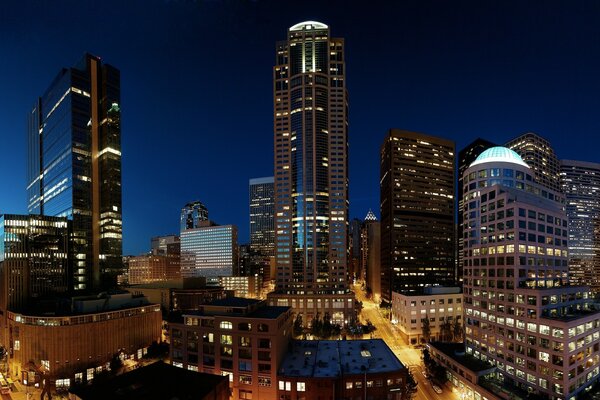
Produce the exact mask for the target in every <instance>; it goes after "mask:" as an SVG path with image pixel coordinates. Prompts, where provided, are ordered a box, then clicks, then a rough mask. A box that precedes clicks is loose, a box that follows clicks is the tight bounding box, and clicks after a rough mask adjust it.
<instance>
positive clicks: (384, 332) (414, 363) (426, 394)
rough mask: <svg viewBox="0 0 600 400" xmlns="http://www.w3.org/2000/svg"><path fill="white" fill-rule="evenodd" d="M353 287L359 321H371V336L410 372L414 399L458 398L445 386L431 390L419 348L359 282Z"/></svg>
mask: <svg viewBox="0 0 600 400" xmlns="http://www.w3.org/2000/svg"><path fill="white" fill-rule="evenodd" d="M353 289H354V293H355V294H356V299H357V300H358V301H361V302H362V304H363V309H362V312H361V315H360V320H361V322H363V323H366V321H367V320H369V321H371V323H372V324H373V325H374V326H375V327H376V328H377V329H376V330H375V332H373V337H374V338H381V339H383V340H384V341H385V343H386V344H387V345H388V346H389V347H390V349H392V351H393V352H394V354H396V356H397V357H398V358H399V359H400V361H402V363H403V364H404V365H405V366H406V367H407V368H408V369H409V370H410V371H411V372H412V375H413V377H414V378H415V381H417V383H418V385H417V393H416V395H415V397H414V398H415V399H416V400H432V399H433V400H458V399H459V396H457V395H456V394H455V393H453V392H452V391H451V390H450V389H448V387H446V386H440V387H441V389H442V394H437V393H436V392H435V391H434V390H433V388H432V386H431V383H430V382H429V380H428V379H426V378H425V376H424V375H423V371H424V367H423V365H422V363H421V350H419V349H415V348H414V347H412V346H410V345H409V344H408V343H405V342H404V341H403V340H402V337H401V336H400V333H399V332H397V331H396V328H395V327H394V326H393V325H392V323H391V322H390V321H389V320H388V319H386V318H384V317H383V316H382V315H381V312H380V311H379V305H378V304H376V303H375V302H373V301H372V300H369V299H367V298H366V297H365V293H364V292H363V291H362V290H361V288H360V285H359V284H357V285H354V286H353Z"/></svg>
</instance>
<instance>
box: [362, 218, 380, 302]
mask: <svg viewBox="0 0 600 400" xmlns="http://www.w3.org/2000/svg"><path fill="white" fill-rule="evenodd" d="M360 236H361V242H362V244H361V264H362V266H361V269H362V271H363V275H364V279H365V282H366V284H367V292H368V293H370V294H371V295H372V298H373V300H375V301H376V302H379V301H380V300H381V223H380V222H379V221H377V217H376V216H375V214H374V213H373V211H371V210H369V212H368V213H367V216H366V217H365V220H364V222H363V226H362V230H361V235H360Z"/></svg>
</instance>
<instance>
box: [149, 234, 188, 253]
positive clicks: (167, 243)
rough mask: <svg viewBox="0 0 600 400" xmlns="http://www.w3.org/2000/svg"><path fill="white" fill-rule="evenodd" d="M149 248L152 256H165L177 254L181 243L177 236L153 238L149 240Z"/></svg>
mask: <svg viewBox="0 0 600 400" xmlns="http://www.w3.org/2000/svg"><path fill="white" fill-rule="evenodd" d="M150 247H151V249H152V250H151V252H152V254H157V255H163V256H165V255H169V254H179V252H180V249H181V243H180V239H179V236H177V235H166V236H154V237H153V238H152V239H150Z"/></svg>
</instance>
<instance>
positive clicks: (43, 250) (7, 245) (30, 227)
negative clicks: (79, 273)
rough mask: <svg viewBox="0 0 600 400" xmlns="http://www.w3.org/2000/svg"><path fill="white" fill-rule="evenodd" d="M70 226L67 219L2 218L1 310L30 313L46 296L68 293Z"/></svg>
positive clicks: (2, 321)
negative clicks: (37, 302)
mask: <svg viewBox="0 0 600 400" xmlns="http://www.w3.org/2000/svg"><path fill="white" fill-rule="evenodd" d="M68 254H69V223H68V220H67V219H66V218H65V217H46V216H41V215H11V214H5V215H0V310H1V311H2V313H1V315H2V316H3V318H2V319H1V321H0V326H2V327H4V326H5V323H4V317H5V316H6V314H7V311H9V310H10V311H25V310H27V311H31V310H32V308H31V306H33V305H36V304H35V302H36V301H38V300H39V299H40V298H41V297H43V296H45V295H51V294H52V295H56V294H65V293H66V292H67V291H68V290H69V287H68V283H69V279H68V265H69V261H68V259H67V257H68Z"/></svg>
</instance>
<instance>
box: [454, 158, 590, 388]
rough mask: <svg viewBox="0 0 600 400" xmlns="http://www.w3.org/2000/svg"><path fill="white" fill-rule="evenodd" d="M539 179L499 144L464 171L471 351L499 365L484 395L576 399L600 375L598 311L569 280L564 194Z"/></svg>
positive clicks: (488, 373) (486, 381)
mask: <svg viewBox="0 0 600 400" xmlns="http://www.w3.org/2000/svg"><path fill="white" fill-rule="evenodd" d="M534 172H535V171H534V170H532V169H531V168H530V167H529V166H528V165H527V164H526V163H525V162H524V161H523V160H522V158H521V157H520V156H519V155H518V154H517V153H515V152H514V151H511V150H509V149H507V148H505V147H493V148H491V149H488V150H486V151H484V152H483V153H481V155H480V156H479V157H478V158H477V160H475V162H473V163H472V164H471V166H470V167H469V168H468V169H467V170H466V171H465V173H464V176H463V178H464V183H465V187H466V190H465V211H464V217H465V229H466V235H465V236H463V237H464V239H463V240H464V256H465V270H464V272H465V276H464V282H463V288H464V312H465V338H466V354H467V355H469V356H472V357H475V358H478V359H480V360H481V361H485V362H488V363H490V364H491V365H492V366H495V367H496V368H494V369H491V370H488V371H486V372H485V375H486V376H485V377H484V376H481V377H480V381H479V382H478V383H479V384H481V385H483V386H485V387H486V388H487V390H488V392H494V393H500V392H502V391H504V392H505V393H510V392H515V393H518V390H519V389H522V390H523V391H524V393H527V392H529V393H531V394H538V395H540V397H543V398H548V399H574V398H575V397H577V398H578V396H577V394H578V393H581V392H582V390H584V389H585V387H586V386H589V385H591V384H592V383H593V382H594V381H595V380H597V377H598V367H599V363H600V361H599V360H600V355H599V348H600V335H598V334H593V332H597V329H598V326H600V318H599V317H600V314H599V313H598V311H597V310H595V309H594V307H593V304H592V301H593V300H592V296H591V293H590V292H589V287H586V286H571V285H569V282H568V265H567V242H566V240H567V218H566V217H567V216H566V213H565V204H564V197H563V195H562V194H561V193H560V192H555V191H552V190H548V189H547V188H546V187H545V186H544V185H541V184H539V183H536V182H534V181H533V179H532V174H533V173H534ZM472 184H473V185H472ZM467 204H468V207H467ZM484 369H485V368H481V370H482V371H483V370H484ZM482 375H483V374H482ZM463 379H464V378H463ZM501 386H502V387H503V388H505V387H507V386H508V387H509V389H508V390H506V389H503V390H498V388H499V387H501ZM511 386H512V387H516V388H517V389H515V390H511V389H510V387H511ZM507 396H508V395H507ZM546 396H547V397H546ZM470 397H471V396H469V398H470Z"/></svg>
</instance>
